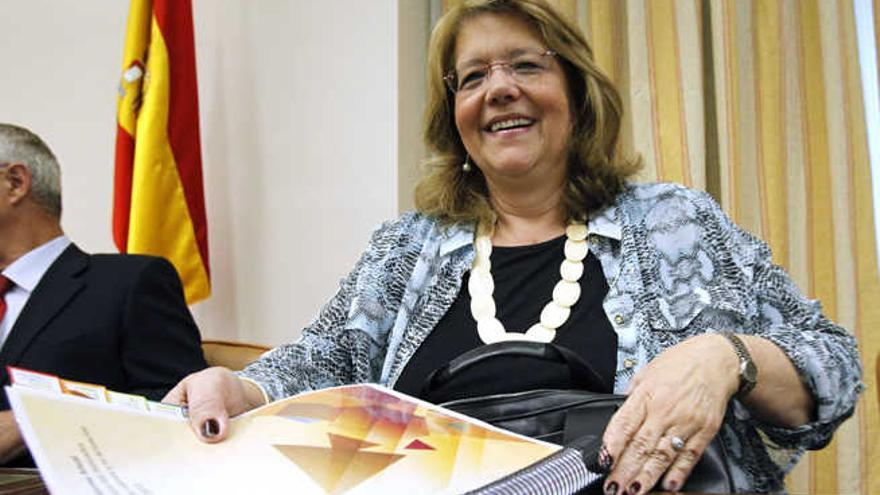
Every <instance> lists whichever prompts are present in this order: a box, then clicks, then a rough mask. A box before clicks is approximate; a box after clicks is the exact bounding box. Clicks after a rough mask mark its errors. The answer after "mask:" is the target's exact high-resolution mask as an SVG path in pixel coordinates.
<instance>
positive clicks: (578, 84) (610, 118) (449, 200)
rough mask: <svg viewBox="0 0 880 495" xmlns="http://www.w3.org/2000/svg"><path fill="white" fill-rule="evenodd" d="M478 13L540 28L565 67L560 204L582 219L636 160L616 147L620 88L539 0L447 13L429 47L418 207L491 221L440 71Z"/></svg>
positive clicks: (489, 2) (500, 1)
mask: <svg viewBox="0 0 880 495" xmlns="http://www.w3.org/2000/svg"><path fill="white" fill-rule="evenodd" d="M483 14H501V15H515V16H517V17H519V18H521V19H523V20H524V21H526V22H527V23H528V24H529V25H531V26H532V27H534V28H535V30H536V31H537V32H539V33H540V34H541V36H542V37H543V40H544V42H545V43H546V44H547V48H548V49H549V50H552V51H554V52H556V54H557V60H559V62H560V64H561V65H562V67H563V71H564V73H565V78H566V81H567V84H568V90H569V97H570V99H569V102H570V105H571V112H572V123H573V126H572V135H571V136H570V138H569V150H568V171H567V185H566V189H565V199H564V201H565V207H566V216H567V219H568V220H571V219H585V218H587V217H588V216H589V215H590V214H591V213H593V212H595V211H596V210H599V209H601V208H602V207H604V206H606V205H608V204H610V203H611V202H612V201H613V200H614V198H615V196H616V195H617V194H618V193H620V191H622V189H623V187H624V184H625V182H626V179H627V178H628V177H630V176H632V175H633V174H634V173H635V172H637V171H638V169H639V168H640V167H641V163H640V161H639V160H638V159H632V160H627V159H625V158H623V157H622V154H621V152H620V150H619V148H618V138H619V135H620V126H621V118H622V115H623V107H622V102H621V99H620V95H619V94H618V92H617V90H616V89H615V88H614V86H613V85H612V83H611V81H610V80H609V79H608V78H607V77H606V76H605V75H604V74H603V73H602V72H601V71H600V70H599V67H598V66H597V65H596V62H595V61H594V60H593V51H592V49H591V48H590V45H589V44H588V43H587V41H586V40H585V39H584V37H583V35H582V34H581V32H580V31H579V30H578V28H577V27H575V26H574V25H573V24H572V23H571V22H570V21H569V20H567V19H566V18H565V17H563V16H561V15H560V14H559V13H557V12H556V11H555V10H554V9H553V8H552V7H550V6H549V5H548V4H547V3H545V2H544V1H543V0H463V1H462V2H460V3H459V4H458V5H456V6H455V7H454V8H452V9H451V10H450V11H449V12H448V13H446V14H445V15H444V16H443V17H442V18H441V19H440V21H439V22H438V23H437V25H436V26H435V27H434V31H433V33H432V34H431V41H430V45H429V47H428V104H427V108H426V110H425V123H424V126H425V127H424V129H425V130H424V139H425V145H426V146H427V148H428V152H429V153H430V154H431V158H429V159H428V160H427V161H426V162H425V164H424V165H425V174H424V176H423V177H422V179H421V180H420V181H419V183H418V184H417V185H416V198H415V200H416V209H418V210H419V211H420V212H422V213H424V214H426V215H429V216H433V217H435V218H437V219H438V220H439V221H440V222H441V223H444V224H451V223H457V222H477V223H480V224H483V225H491V224H494V222H495V213H494V211H493V210H492V207H491V205H490V203H489V198H488V189H487V186H486V182H485V179H484V177H483V174H482V173H480V172H479V171H477V170H474V171H472V172H470V173H464V172H463V171H462V169H461V165H462V163H463V162H464V161H465V159H466V156H467V155H466V151H465V149H464V145H463V144H462V142H461V137H460V136H459V134H458V130H457V129H456V127H455V115H454V109H455V101H454V98H455V95H454V94H453V93H452V92H451V91H450V90H449V89H448V88H447V87H446V84H445V83H444V81H443V76H444V75H445V74H447V73H448V72H449V71H450V70H451V69H452V68H453V63H454V60H453V57H454V55H455V53H454V52H455V43H456V39H457V37H458V33H459V31H460V29H461V26H462V24H463V23H464V22H465V21H467V20H468V19H471V18H473V17H476V16H479V15H483Z"/></svg>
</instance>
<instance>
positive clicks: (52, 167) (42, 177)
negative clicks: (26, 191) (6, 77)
mask: <svg viewBox="0 0 880 495" xmlns="http://www.w3.org/2000/svg"><path fill="white" fill-rule="evenodd" d="M12 163H22V164H24V165H25V166H26V167H27V168H28V170H29V171H30V173H31V194H33V197H34V200H35V201H36V202H37V203H38V204H39V205H40V206H42V207H43V208H45V209H46V211H47V212H49V214H51V215H52V216H54V217H55V218H61V169H60V167H59V166H58V160H56V159H55V155H54V154H53V153H52V150H50V149H49V147H48V146H47V145H46V143H44V142H43V140H42V139H40V137H39V136H37V135H36V134H34V133H33V132H31V131H29V130H27V129H25V128H23V127H19V126H16V125H12V124H4V123H2V122H0V165H3V164H12Z"/></svg>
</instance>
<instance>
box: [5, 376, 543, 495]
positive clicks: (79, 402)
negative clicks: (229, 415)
mask: <svg viewBox="0 0 880 495" xmlns="http://www.w3.org/2000/svg"><path fill="white" fill-rule="evenodd" d="M10 376H11V377H12V380H13V384H12V385H11V386H9V387H7V388H6V392H7V394H8V396H9V399H10V402H11V404H12V409H13V411H14V413H15V417H16V420H17V421H18V423H19V426H20V428H21V430H22V434H23V436H24V438H25V441H26V442H27V445H28V448H30V450H31V453H32V455H33V457H34V459H35V460H36V462H37V466H38V467H39V469H40V473H41V474H42V476H43V479H44V481H45V482H46V484H47V486H48V488H49V490H50V491H51V492H52V493H53V494H68V493H70V494H125V495H128V494H138V495H146V494H156V495H159V494H162V495H164V494H187V495H191V494H193V493H212V494H227V493H229V494H248V495H256V494H263V493H297V494H381V495H391V494H407V495H416V494H419V495H420V494H427V493H438V494H453V493H464V492H466V491H468V490H473V489H476V488H479V487H481V486H483V485H486V484H489V483H491V482H493V481H495V480H497V479H499V478H502V477H504V476H507V475H509V474H511V473H514V472H516V471H518V470H520V469H522V468H524V467H527V466H529V465H531V464H532V463H534V462H537V461H539V460H541V459H543V458H545V457H547V456H549V455H552V454H553V453H555V452H557V451H558V450H559V449H560V447H559V446H557V445H554V444H550V443H545V442H540V441H537V440H534V439H531V438H528V437H524V436H521V435H517V434H514V433H511V432H508V431H505V430H501V429H498V428H495V427H493V426H490V425H488V424H485V423H482V422H480V421H477V420H475V419H472V418H468V417H466V416H463V415H460V414H457V413H454V412H452V411H449V410H445V409H443V408H440V407H438V406H435V405H432V404H429V403H426V402H423V401H420V400H418V399H414V398H412V397H409V396H406V395H404V394H401V393H399V392H396V391H393V390H390V389H387V388H384V387H381V386H378V385H373V384H361V385H349V386H343V387H336V388H329V389H324V390H318V391H314V392H306V393H303V394H300V395H296V396H294V397H290V398H287V399H283V400H279V401H276V402H273V403H271V404H267V405H265V406H263V407H260V408H258V409H254V410H253V411H250V412H248V413H246V414H243V415H241V416H238V417H236V418H234V419H233V420H232V422H231V428H230V435H229V437H228V438H227V439H226V440H224V441H223V442H220V443H217V444H205V443H202V442H200V441H199V440H198V439H197V438H196V436H195V435H194V434H193V433H192V431H191V430H190V428H189V424H188V422H187V418H186V413H185V410H184V409H183V408H180V407H178V406H172V405H168V404H160V403H156V402H152V401H148V400H146V399H144V398H142V397H138V396H132V395H128V394H119V393H116V392H113V391H109V390H106V389H104V388H103V387H100V386H95V385H90V384H84V383H77V382H71V381H67V380H63V379H59V378H57V377H52V376H49V375H43V374H39V373H33V372H29V371H26V370H20V369H15V368H11V369H10Z"/></svg>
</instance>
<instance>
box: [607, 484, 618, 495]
mask: <svg viewBox="0 0 880 495" xmlns="http://www.w3.org/2000/svg"><path fill="white" fill-rule="evenodd" d="M605 495H617V483H616V482H614V481H612V482H611V483H608V486H606V487H605Z"/></svg>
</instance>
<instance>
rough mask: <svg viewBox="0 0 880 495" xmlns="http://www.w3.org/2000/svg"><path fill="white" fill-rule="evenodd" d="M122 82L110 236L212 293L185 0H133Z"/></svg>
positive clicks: (192, 298) (190, 289)
mask: <svg viewBox="0 0 880 495" xmlns="http://www.w3.org/2000/svg"><path fill="white" fill-rule="evenodd" d="M122 67H123V69H122V70H123V74H122V79H121V82H120V86H119V102H118V107H117V119H118V128H117V131H116V177H115V184H114V195H113V238H114V240H115V242H116V246H117V247H118V248H119V251H120V252H123V253H143V254H152V255H156V256H164V257H165V258H167V259H169V260H170V261H171V262H172V263H173V264H174V266H175V267H176V268H177V272H178V273H179V274H180V278H181V279H182V280H183V285H184V290H185V292H186V300H187V302H188V303H194V302H196V301H199V300H202V299H204V298H206V297H208V296H209V295H210V293H211V285H210V271H209V267H208V225H207V219H206V218H205V199H204V197H205V196H204V192H203V189H202V158H201V148H200V144H199V142H200V139H199V102H198V88H197V86H196V59H195V46H194V39H193V22H192V4H191V1H190V0H152V1H151V0H131V6H130V9H129V13H128V27H127V32H126V35H125V53H124V55H123V60H122Z"/></svg>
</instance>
